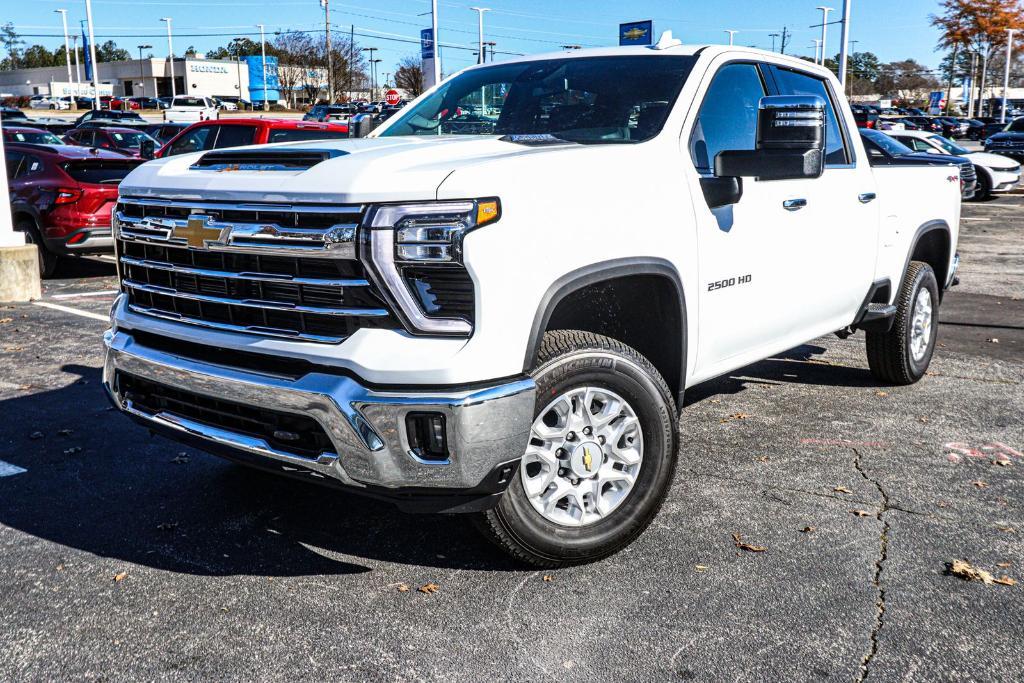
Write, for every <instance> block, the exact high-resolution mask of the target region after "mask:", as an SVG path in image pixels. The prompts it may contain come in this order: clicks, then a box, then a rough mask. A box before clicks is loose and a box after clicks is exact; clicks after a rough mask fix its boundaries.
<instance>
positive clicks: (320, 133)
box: [218, 129, 348, 146]
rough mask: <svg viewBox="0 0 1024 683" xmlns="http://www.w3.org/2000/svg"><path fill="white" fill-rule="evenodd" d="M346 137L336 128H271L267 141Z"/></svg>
mask: <svg viewBox="0 0 1024 683" xmlns="http://www.w3.org/2000/svg"><path fill="white" fill-rule="evenodd" d="M341 138H348V133H343V132H341V131H338V130H299V129H293V130H272V131H270V139H269V140H267V142H295V141H297V140H338V139H341ZM218 146H219V145H218Z"/></svg>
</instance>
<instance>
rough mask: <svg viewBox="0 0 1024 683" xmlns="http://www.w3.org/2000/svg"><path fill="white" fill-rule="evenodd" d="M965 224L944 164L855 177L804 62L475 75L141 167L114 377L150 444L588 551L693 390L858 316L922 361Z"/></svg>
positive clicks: (895, 350)
mask: <svg viewBox="0 0 1024 683" xmlns="http://www.w3.org/2000/svg"><path fill="white" fill-rule="evenodd" d="M959 213H960V182H959V176H958V170H957V168H956V167H954V166H948V167H946V166H934V165H927V164H923V165H921V166H913V165H900V166H880V167H877V168H872V166H871V165H870V163H869V158H868V155H867V154H866V153H865V151H864V147H863V145H862V142H861V139H860V136H859V135H857V128H856V122H855V121H854V117H853V115H852V113H851V111H850V109H849V106H848V105H847V104H846V102H845V100H844V98H843V96H842V89H841V87H840V86H839V84H838V82H837V81H836V80H835V79H834V77H833V76H832V74H831V73H829V72H828V71H827V70H825V69H822V68H818V67H816V66H813V65H811V64H808V63H807V62H805V61H802V60H799V59H794V58H790V57H786V56H783V55H778V54H771V53H767V52H762V51H757V50H752V49H745V48H739V47H736V48H730V47H723V46H703V47H699V46H684V45H682V44H679V43H678V42H677V41H672V40H669V39H667V38H666V39H663V40H662V41H660V42H659V43H658V44H657V45H656V46H653V47H650V48H648V47H623V48H608V49H591V50H580V51H575V52H572V53H559V54H552V55H544V56H531V57H524V58H521V59H517V60H514V61H509V62H504V63H496V64H486V65H480V66H474V67H471V68H469V69H466V70H464V71H462V72H460V73H458V74H455V75H454V76H451V77H450V78H448V79H447V80H445V81H444V82H442V83H441V84H439V85H438V86H437V87H435V88H433V89H431V90H429V91H428V92H426V93H424V94H423V95H422V96H420V97H419V98H418V99H417V100H416V101H414V102H412V103H410V104H409V106H407V107H406V108H405V109H404V110H403V111H402V112H401V113H399V114H398V115H396V116H395V117H393V118H392V119H391V120H389V121H387V122H386V123H385V124H383V125H382V126H381V127H379V128H377V129H376V130H375V131H373V132H372V133H371V134H370V136H369V137H367V138H363V139H349V140H332V141H309V142H302V143H287V144H280V145H269V146H260V147H245V148H235V149H225V150H211V151H207V152H201V153H195V154H186V155H181V156H173V157H169V158H166V159H159V160H156V161H152V162H149V163H146V164H144V165H142V166H141V167H140V168H138V169H137V170H135V171H133V172H132V173H131V175H129V176H128V177H127V178H126V179H125V180H124V181H123V182H122V184H121V186H120V198H119V205H118V206H117V210H116V213H115V221H114V222H115V226H116V234H117V242H116V243H117V255H118V259H119V268H120V278H121V288H122V292H121V294H120V295H119V296H118V298H117V300H116V302H115V304H114V307H113V310H112V312H111V329H110V330H109V331H108V332H107V333H106V337H105V343H106V362H105V368H104V383H105V386H106V388H107V390H108V391H109V393H110V396H111V397H112V399H113V400H114V402H115V403H116V405H117V406H118V407H120V409H121V410H123V411H124V412H126V413H128V414H129V415H130V416H131V417H132V418H133V419H135V420H136V421H137V422H139V423H141V424H143V425H145V426H147V427H148V428H150V429H151V430H153V431H155V432H158V433H161V434H165V435H168V436H170V437H172V438H175V439H178V440H181V441H184V442H188V443H192V444H195V445H197V446H199V447H201V448H205V449H207V450H209V451H212V452H215V453H218V454H220V455H223V456H225V457H228V458H231V459H234V460H236V461H240V462H244V463H248V464H250V465H254V466H257V467H263V468H266V469H271V470H274V471H276V472H279V473H284V474H288V475H291V476H294V477H301V478H305V479H312V480H316V481H319V482H321V483H328V484H332V485H337V486H341V487H344V488H346V489H348V490H351V491H357V492H361V493H363V494H365V495H368V496H375V497H378V498H383V499H387V500H391V501H394V502H396V503H398V504H399V505H400V506H401V507H403V508H405V509H412V510H419V511H437V512H468V513H473V514H475V515H476V518H477V520H478V521H479V523H480V527H481V528H482V529H483V531H484V532H485V533H486V534H488V535H489V536H490V537H491V538H492V539H494V540H495V541H497V542H498V543H499V544H501V545H502V546H503V547H504V548H505V549H506V550H508V551H509V552H511V553H513V554H514V555H515V556H517V557H519V558H521V559H523V560H526V561H529V562H533V563H536V564H539V565H545V566H554V565H559V564H566V563H574V562H584V561H589V560H593V559H596V558H599V557H602V556H605V555H608V554H610V553H612V552H615V551H616V550H618V549H620V548H622V547H624V546H625V545H626V544H628V543H629V542H630V541H632V540H633V539H634V538H636V537H637V536H638V535H639V534H640V533H641V531H642V530H643V529H644V528H645V527H646V526H647V524H648V523H649V522H650V521H651V519H652V518H653V517H654V515H655V514H656V512H657V510H658V508H659V506H660V505H661V503H662V500H663V499H664V498H665V496H666V493H667V491H668V490H669V486H670V484H671V482H672V479H673V474H674V472H675V466H676V457H677V452H678V439H679V436H678V435H679V428H678V426H677V425H678V422H679V419H678V418H679V413H678V410H679V407H680V406H681V405H682V402H681V399H682V395H683V392H684V390H685V389H686V388H687V387H691V386H693V385H695V384H697V383H699V382H703V381H705V380H708V379H711V378H713V377H716V376H719V375H722V374H723V373H727V372H729V371H732V370H734V369H736V368H739V367H742V366H744V365H747V364H749V363H752V362H754V361H757V360H759V359H763V358H765V357H768V356H770V355H771V354H775V353H779V352H782V351H784V350H786V349H789V348H791V347H793V346H796V345H799V344H801V343H804V342H806V341H808V340H810V339H814V338H816V337H818V336H820V335H822V334H826V333H832V332H837V333H839V334H840V335H841V336H845V335H849V334H852V333H854V332H856V331H858V330H861V331H864V332H865V333H866V343H867V357H868V363H869V365H870V368H871V370H872V372H873V373H874V375H875V376H876V377H877V378H878V379H879V380H880V381H882V382H886V383H894V384H910V383H913V382H916V381H917V380H919V379H920V378H921V377H922V376H923V375H924V373H925V370H926V369H927V368H928V364H929V362H930V360H931V357H932V353H933V351H934V349H935V340H936V332H937V323H936V321H937V313H938V306H939V303H940V301H941V298H942V295H943V291H944V290H945V289H946V287H947V286H949V285H950V284H951V283H953V282H954V279H955V271H956V266H957V259H956V256H955V248H956V244H957V231H958V223H959ZM684 425H685V422H684ZM682 433H683V434H684V437H683V438H685V428H684V429H683V430H682Z"/></svg>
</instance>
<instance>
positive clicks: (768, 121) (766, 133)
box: [715, 95, 825, 180]
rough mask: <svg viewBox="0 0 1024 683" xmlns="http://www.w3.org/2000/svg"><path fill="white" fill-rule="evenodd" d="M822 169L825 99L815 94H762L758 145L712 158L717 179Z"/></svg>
mask: <svg viewBox="0 0 1024 683" xmlns="http://www.w3.org/2000/svg"><path fill="white" fill-rule="evenodd" d="M824 172H825V101H824V100H823V99H821V98H820V97H818V96H816V95H811V96H807V95H778V96H773V97H762V98H761V102H760V104H759V105H758V112H757V147H756V149H753V150H726V151H722V152H719V153H718V155H717V156H716V157H715V177H716V178H756V179H757V180H789V179H795V178H818V177H820V176H821V174H822V173H824Z"/></svg>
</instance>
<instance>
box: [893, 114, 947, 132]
mask: <svg viewBox="0 0 1024 683" xmlns="http://www.w3.org/2000/svg"><path fill="white" fill-rule="evenodd" d="M903 120H904V121H909V122H910V123H912V124H914V125H915V126H917V128H918V130H923V131H925V132H928V133H939V134H941V133H942V124H941V123H939V122H938V121H936V120H935V119H933V118H931V117H930V116H906V117H904V119H903Z"/></svg>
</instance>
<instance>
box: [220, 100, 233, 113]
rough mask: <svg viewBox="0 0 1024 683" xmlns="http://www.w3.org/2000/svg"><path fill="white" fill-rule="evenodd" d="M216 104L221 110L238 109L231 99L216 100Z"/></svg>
mask: <svg viewBox="0 0 1024 683" xmlns="http://www.w3.org/2000/svg"><path fill="white" fill-rule="evenodd" d="M216 104H217V107H218V108H219V109H221V110H223V111H238V105H237V104H235V103H234V102H232V101H231V100H217V101H216Z"/></svg>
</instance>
